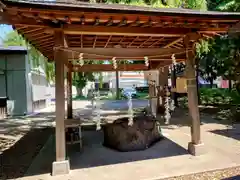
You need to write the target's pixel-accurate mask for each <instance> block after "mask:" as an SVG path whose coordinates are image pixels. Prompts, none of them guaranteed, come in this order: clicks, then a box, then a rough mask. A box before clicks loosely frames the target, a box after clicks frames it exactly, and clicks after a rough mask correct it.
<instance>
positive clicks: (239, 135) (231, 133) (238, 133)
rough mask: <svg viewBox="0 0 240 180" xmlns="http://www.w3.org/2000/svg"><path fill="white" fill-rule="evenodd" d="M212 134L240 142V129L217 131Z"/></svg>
mask: <svg viewBox="0 0 240 180" xmlns="http://www.w3.org/2000/svg"><path fill="white" fill-rule="evenodd" d="M210 132H211V133H214V134H217V135H221V136H225V137H228V138H233V139H236V140H238V141H240V128H237V127H236V128H235V127H233V128H230V129H217V130H213V131H210Z"/></svg>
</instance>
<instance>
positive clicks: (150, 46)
mask: <svg viewBox="0 0 240 180" xmlns="http://www.w3.org/2000/svg"><path fill="white" fill-rule="evenodd" d="M163 39H164V37H163V38H160V39H159V40H157V41H155V42H154V43H152V44H151V45H150V46H148V47H152V46H154V45H155V44H157V43H159V42H161V41H162V40H163Z"/></svg>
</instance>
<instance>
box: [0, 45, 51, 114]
mask: <svg viewBox="0 0 240 180" xmlns="http://www.w3.org/2000/svg"><path fill="white" fill-rule="evenodd" d="M0 97H8V103H7V104H8V105H7V106H8V107H7V109H8V114H9V115H26V114H30V113H33V112H35V111H37V110H39V109H41V108H44V107H46V106H47V105H48V104H49V102H50V99H51V90H50V86H49V84H48V81H47V78H46V75H45V70H44V67H38V68H32V65H31V60H29V59H28V54H27V49H26V48H24V47H18V46H9V47H3V46H0Z"/></svg>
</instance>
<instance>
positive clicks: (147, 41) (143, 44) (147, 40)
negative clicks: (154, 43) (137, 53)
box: [138, 36, 152, 47]
mask: <svg viewBox="0 0 240 180" xmlns="http://www.w3.org/2000/svg"><path fill="white" fill-rule="evenodd" d="M151 39H152V37H151V36H150V37H149V38H148V39H147V40H145V41H143V42H142V43H141V44H140V45H139V46H138V47H142V46H143V45H144V44H145V43H146V42H148V41H149V40H151Z"/></svg>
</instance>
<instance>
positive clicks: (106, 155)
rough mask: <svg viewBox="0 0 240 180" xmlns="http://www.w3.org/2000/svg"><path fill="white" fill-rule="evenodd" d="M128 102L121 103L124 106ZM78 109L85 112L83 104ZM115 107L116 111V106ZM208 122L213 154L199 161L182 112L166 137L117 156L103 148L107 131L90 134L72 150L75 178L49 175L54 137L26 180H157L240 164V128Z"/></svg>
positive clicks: (206, 140) (208, 149) (205, 123)
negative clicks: (190, 145) (191, 147)
mask: <svg viewBox="0 0 240 180" xmlns="http://www.w3.org/2000/svg"><path fill="white" fill-rule="evenodd" d="M81 103H82V104H81V105H85V106H84V107H83V109H84V108H85V109H87V107H88V105H89V104H88V102H81ZM112 103H114V102H112ZM122 103H123V104H124V103H125V102H122ZM123 104H121V103H120V106H121V107H122V105H123ZM139 104H140V105H141V104H144V102H141V103H139ZM76 106H77V108H78V109H80V108H82V107H80V104H79V103H76V104H75V105H74V107H76ZM110 107H114V109H115V110H116V107H115V106H111V104H110ZM179 113H180V114H181V116H180V115H179ZM202 121H203V125H202V126H201V130H202V140H203V142H204V144H205V149H206V152H207V153H206V154H205V155H202V156H198V157H194V156H191V155H190V154H188V153H187V150H186V149H187V144H188V142H189V141H190V138H191V137H190V128H189V126H188V125H189V118H187V116H186V115H184V114H183V112H182V111H180V112H178V113H177V114H176V115H174V116H173V119H172V120H171V124H172V125H169V126H163V133H164V135H165V137H166V139H164V140H163V141H160V142H158V143H157V144H155V145H154V146H152V147H151V148H149V149H147V150H145V151H135V152H126V153H121V152H116V151H113V150H110V149H107V148H105V147H103V146H102V145H101V143H102V133H101V132H95V131H86V132H84V134H83V137H84V149H83V151H82V152H78V147H68V156H69V158H70V164H71V169H72V171H71V173H70V174H69V175H63V176H56V177H52V176H50V174H49V172H50V171H51V162H52V161H53V160H54V155H55V153H54V151H53V150H54V149H55V147H54V139H53V138H51V139H49V141H48V143H47V145H46V146H45V148H44V149H43V150H42V152H41V153H40V154H39V156H38V157H37V158H36V159H35V161H34V162H33V164H32V166H31V167H30V168H29V171H28V172H27V174H26V177H24V178H21V179H23V180H40V179H41V180H62V179H66V180H78V179H83V180H99V179H100V180H129V179H131V180H155V179H156V180H157V179H161V178H166V177H171V176H178V175H183V174H190V173H197V172H202V171H209V170H215V169H221V168H227V167H232V166H237V165H240V151H239V149H240V141H239V140H240V134H239V132H240V126H239V125H238V126H237V125H236V126H234V128H231V129H229V127H227V126H226V125H222V124H218V122H217V121H214V120H212V119H211V118H210V117H208V116H204V117H202Z"/></svg>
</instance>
